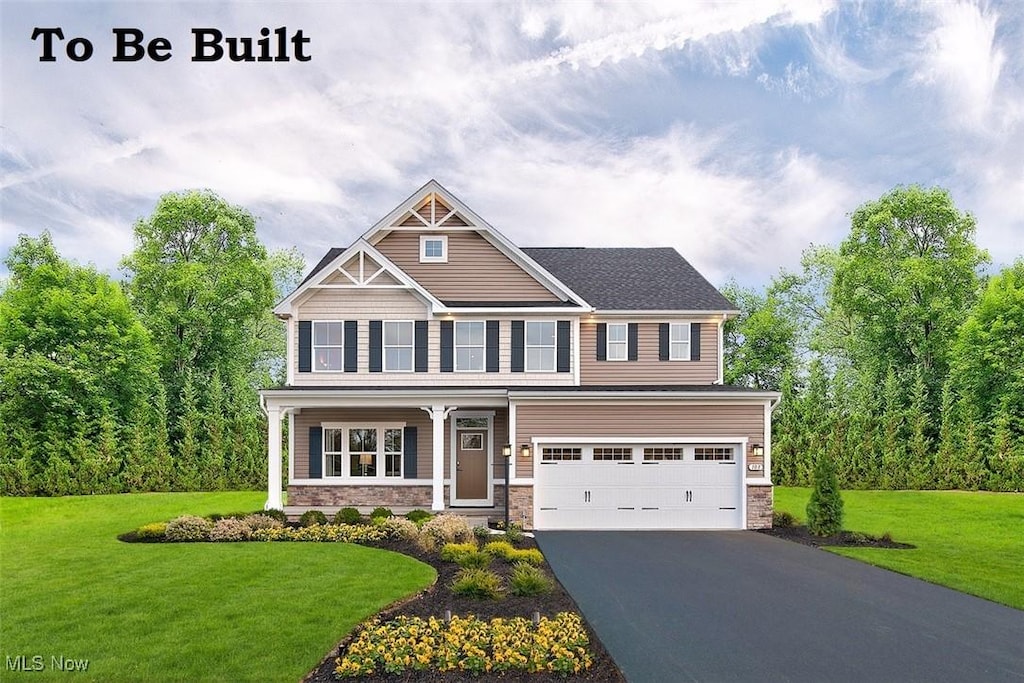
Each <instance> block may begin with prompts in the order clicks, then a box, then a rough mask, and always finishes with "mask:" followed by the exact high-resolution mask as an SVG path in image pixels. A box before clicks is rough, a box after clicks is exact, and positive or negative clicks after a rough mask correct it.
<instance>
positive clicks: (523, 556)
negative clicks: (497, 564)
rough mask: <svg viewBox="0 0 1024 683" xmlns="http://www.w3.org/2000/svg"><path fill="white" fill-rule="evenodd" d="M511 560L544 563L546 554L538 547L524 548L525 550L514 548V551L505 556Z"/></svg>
mask: <svg viewBox="0 0 1024 683" xmlns="http://www.w3.org/2000/svg"><path fill="white" fill-rule="evenodd" d="M505 559H506V560H508V561H509V562H513V563H515V562H526V563H528V564H543V563H544V555H543V554H542V553H541V552H540V551H539V550H537V549H536V548H524V549H523V550H517V549H515V548H513V549H512V552H510V553H508V554H507V555H506V556H505Z"/></svg>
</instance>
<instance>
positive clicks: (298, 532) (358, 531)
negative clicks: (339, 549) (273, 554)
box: [252, 524, 386, 543]
mask: <svg viewBox="0 0 1024 683" xmlns="http://www.w3.org/2000/svg"><path fill="white" fill-rule="evenodd" d="M385 537H386V534H385V532H384V530H383V529H381V528H380V527H377V526H368V525H364V524H314V525H313V526H306V527H301V528H298V529H289V528H287V527H285V528H279V529H257V530H255V531H253V532H252V539H253V540H254V541H306V542H314V543H374V542H376V541H382V540H384V538H385Z"/></svg>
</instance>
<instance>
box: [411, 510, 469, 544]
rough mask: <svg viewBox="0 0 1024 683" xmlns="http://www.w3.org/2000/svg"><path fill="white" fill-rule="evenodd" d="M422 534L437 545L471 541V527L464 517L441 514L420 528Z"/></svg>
mask: <svg viewBox="0 0 1024 683" xmlns="http://www.w3.org/2000/svg"><path fill="white" fill-rule="evenodd" d="M421 529H422V531H423V533H424V534H425V535H427V536H430V537H431V538H432V539H434V542H435V543H437V544H444V543H466V542H468V541H472V540H473V538H474V537H473V527H471V526H470V525H469V522H468V521H467V520H466V518H465V517H459V516H458V515H451V514H447V513H446V514H441V515H438V516H436V517H434V518H433V519H431V520H430V521H428V522H427V523H426V524H424V525H423V526H422V527H421Z"/></svg>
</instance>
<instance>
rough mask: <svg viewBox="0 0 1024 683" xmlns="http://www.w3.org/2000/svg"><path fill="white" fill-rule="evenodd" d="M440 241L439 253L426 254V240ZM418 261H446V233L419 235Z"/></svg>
mask: <svg viewBox="0 0 1024 683" xmlns="http://www.w3.org/2000/svg"><path fill="white" fill-rule="evenodd" d="M431 241H440V242H441V255H440V256H427V242H431ZM420 263H448V235H420Z"/></svg>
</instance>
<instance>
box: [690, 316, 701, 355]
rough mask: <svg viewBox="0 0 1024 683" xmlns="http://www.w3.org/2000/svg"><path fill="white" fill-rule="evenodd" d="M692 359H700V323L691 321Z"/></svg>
mask: <svg viewBox="0 0 1024 683" xmlns="http://www.w3.org/2000/svg"><path fill="white" fill-rule="evenodd" d="M690 360H700V323H690Z"/></svg>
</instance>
